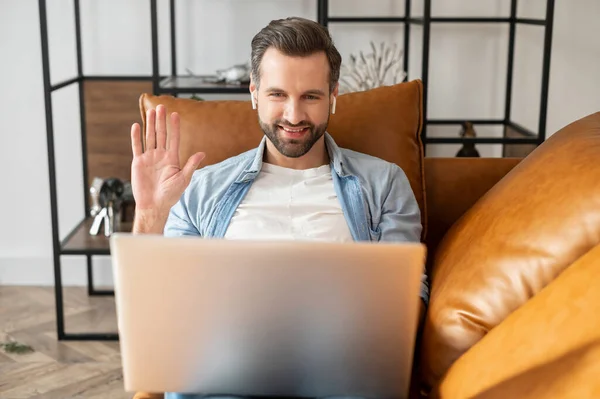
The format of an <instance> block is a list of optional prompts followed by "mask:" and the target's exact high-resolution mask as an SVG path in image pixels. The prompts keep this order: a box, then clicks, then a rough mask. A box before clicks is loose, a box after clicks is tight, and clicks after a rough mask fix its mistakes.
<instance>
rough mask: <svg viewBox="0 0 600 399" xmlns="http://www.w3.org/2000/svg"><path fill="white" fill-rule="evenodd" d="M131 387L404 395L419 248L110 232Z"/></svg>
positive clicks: (224, 392) (414, 324)
mask: <svg viewBox="0 0 600 399" xmlns="http://www.w3.org/2000/svg"><path fill="white" fill-rule="evenodd" d="M110 246H111V253H112V256H113V273H114V280H115V297H116V308H117V318H118V328H119V334H120V335H119V338H120V344H121V353H122V363H123V376H124V385H125V390H126V391H130V392H133V391H146V392H181V393H196V394H203V395H236V396H238V395H239V396H253V397H257V396H264V397H267V396H279V397H281V396H285V397H311V398H314V397H319V398H321V397H329V396H358V397H364V398H405V397H407V396H408V390H409V382H410V376H411V367H412V360H413V350H414V343H415V338H416V331H417V326H418V318H419V307H420V297H419V293H420V282H421V275H422V272H423V268H424V264H425V247H424V246H423V245H422V244H420V243H402V244H400V243H395V244H392V243H358V242H355V243H324V242H308V241H300V242H298V241H294V242H292V241H277V242H266V241H250V240H225V239H204V238H199V237H176V238H168V237H163V236H160V235H132V234H127V233H115V234H113V235H112V236H111V239H110Z"/></svg>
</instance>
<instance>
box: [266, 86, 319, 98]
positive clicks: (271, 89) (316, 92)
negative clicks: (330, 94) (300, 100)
mask: <svg viewBox="0 0 600 399" xmlns="http://www.w3.org/2000/svg"><path fill="white" fill-rule="evenodd" d="M265 91H266V92H267V93H285V90H283V89H280V88H279V87H269V88H267V89H266V90H265ZM304 94H313V95H319V96H324V95H325V93H324V92H323V90H319V89H311V90H307V91H305V92H304Z"/></svg>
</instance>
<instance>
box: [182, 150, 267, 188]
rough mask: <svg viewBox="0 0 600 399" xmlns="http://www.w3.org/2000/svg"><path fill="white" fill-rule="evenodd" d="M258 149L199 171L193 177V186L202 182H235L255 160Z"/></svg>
mask: <svg viewBox="0 0 600 399" xmlns="http://www.w3.org/2000/svg"><path fill="white" fill-rule="evenodd" d="M256 151H257V149H256V148H254V149H251V150H248V151H246V152H243V153H241V154H239V155H235V156H233V157H230V158H227V159H225V160H223V161H221V162H218V163H215V164H212V165H207V166H205V167H203V168H202V169H198V170H196V171H195V172H194V174H193V175H192V182H191V185H196V184H199V183H200V181H205V182H206V181H212V180H215V179H216V180H218V181H224V180H230V179H233V180H235V179H236V178H237V176H238V175H239V174H240V173H241V172H242V171H243V170H244V169H245V168H247V167H248V165H249V164H250V163H251V162H252V161H253V160H254V157H255V156H256Z"/></svg>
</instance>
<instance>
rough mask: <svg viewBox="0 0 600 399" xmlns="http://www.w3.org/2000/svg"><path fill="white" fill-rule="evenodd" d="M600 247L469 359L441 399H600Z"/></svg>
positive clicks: (449, 378)
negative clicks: (599, 275) (599, 277)
mask: <svg viewBox="0 0 600 399" xmlns="http://www.w3.org/2000/svg"><path fill="white" fill-rule="evenodd" d="M599 264H600V245H598V246H596V247H595V248H593V249H592V250H591V251H590V252H588V253H587V254H586V255H584V256H583V257H581V258H580V259H578V260H577V261H576V262H575V263H574V264H573V265H571V266H569V268H568V269H567V270H565V271H564V272H563V273H562V274H561V275H560V276H559V277H558V278H557V279H556V280H554V281H552V282H551V283H550V284H549V285H548V286H547V287H546V288H544V289H543V290H542V291H541V292H540V293H539V295H537V296H536V297H535V298H533V299H532V300H530V301H529V302H527V303H526V304H525V305H523V307H521V308H520V309H518V310H517V311H515V312H514V313H513V314H511V315H510V316H509V317H508V318H507V319H506V320H505V321H504V322H502V324H500V325H499V326H498V327H496V328H495V329H494V330H492V331H491V332H490V333H489V334H488V335H487V336H486V337H485V338H484V339H482V340H481V341H480V342H479V343H477V345H475V346H474V347H473V348H472V349H471V350H469V351H468V352H467V353H465V355H464V356H462V357H461V358H460V359H459V360H458V361H457V362H456V363H454V365H452V367H451V368H450V370H448V373H447V374H446V376H445V377H444V379H443V381H442V382H441V384H440V386H439V387H437V389H435V391H434V396H435V397H441V398H478V399H484V398H486V399H487V398H522V399H526V398H531V399H544V398H548V399H549V398H598V397H600V380H599V379H598V375H600V361H598V360H599V359H600V317H599V316H598V315H600V280H599V279H598V265H599Z"/></svg>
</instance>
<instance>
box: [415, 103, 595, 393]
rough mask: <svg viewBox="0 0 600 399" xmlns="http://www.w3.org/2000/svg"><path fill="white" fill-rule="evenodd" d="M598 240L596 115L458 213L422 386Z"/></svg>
mask: <svg viewBox="0 0 600 399" xmlns="http://www.w3.org/2000/svg"><path fill="white" fill-rule="evenodd" d="M599 242H600V113H597V114H594V115H591V116H589V117H587V118H584V119H582V120H580V121H577V122H575V123H573V124H571V125H569V126H567V127H566V128H564V129H562V130H561V131H560V132H558V133H556V134H555V135H553V136H552V137H550V138H549V139H548V140H547V141H546V142H544V143H543V144H542V145H541V146H539V147H538V148H537V149H536V150H535V151H534V152H533V153H531V154H530V155H529V156H528V157H527V158H525V159H524V160H523V161H521V162H520V163H519V164H518V165H517V166H516V167H515V168H514V169H513V170H512V171H511V172H510V173H508V174H507V175H506V176H505V177H504V178H503V179H502V180H501V181H500V182H499V183H498V184H496V185H495V186H494V187H493V188H492V189H491V190H490V191H488V192H487V193H486V195H484V196H483V197H482V198H481V199H480V200H479V201H478V202H477V203H476V204H475V205H474V206H473V207H472V208H471V209H470V210H469V211H468V212H467V213H465V214H464V215H463V217H462V218H461V219H459V220H458V222H457V223H455V224H454V225H453V227H452V228H451V229H450V231H449V232H448V233H447V235H446V236H445V237H444V239H443V240H442V242H441V244H440V246H439V249H438V251H437V253H436V256H435V259H434V263H433V271H432V287H431V288H432V289H431V302H430V308H429V312H428V315H427V319H426V323H425V329H424V338H423V345H422V358H421V362H422V373H423V377H424V379H425V382H426V383H427V384H429V385H430V386H431V385H433V384H435V382H436V381H437V380H438V379H439V378H440V377H441V376H442V375H443V374H444V373H445V372H446V370H447V369H448V367H450V365H451V364H452V363H453V362H454V361H455V360H456V359H458V357H459V356H461V355H462V354H463V353H464V352H465V351H467V350H468V349H469V348H470V347H471V346H473V345H474V344H475V343H476V342H477V341H479V340H480V339H481V338H482V337H483V336H484V335H485V334H487V332H488V331H490V330H491V329H492V328H494V327H495V326H497V325H498V324H500V323H501V322H502V321H503V320H504V319H505V318H506V317H507V316H508V315H509V314H510V313H511V312H513V311H514V310H515V309H517V308H518V307H519V306H521V305H523V304H524V303H525V302H527V300H529V299H530V298H531V297H532V296H534V295H535V294H536V293H537V292H539V291H540V290H541V289H542V288H543V287H544V286H546V285H547V284H548V283H549V282H550V281H552V280H553V279H554V278H555V277H556V276H557V275H558V274H559V273H560V272H561V271H562V270H563V269H565V268H566V267H567V266H569V265H570V264H571V263H573V261H575V260H576V259H578V258H579V257H580V256H581V255H583V254H584V253H586V252H587V251H589V250H590V249H591V248H592V247H593V246H595V245H596V244H598V243H599Z"/></svg>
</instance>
